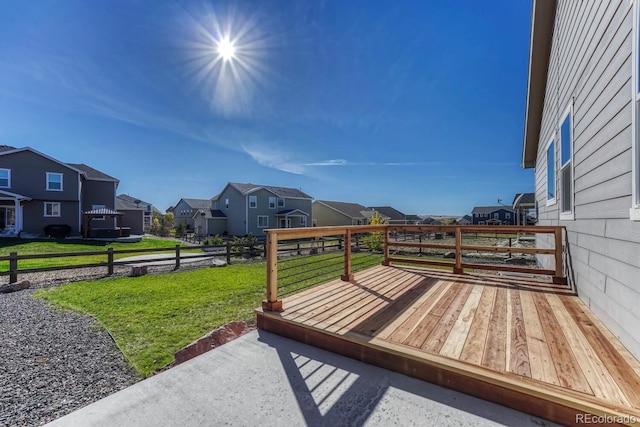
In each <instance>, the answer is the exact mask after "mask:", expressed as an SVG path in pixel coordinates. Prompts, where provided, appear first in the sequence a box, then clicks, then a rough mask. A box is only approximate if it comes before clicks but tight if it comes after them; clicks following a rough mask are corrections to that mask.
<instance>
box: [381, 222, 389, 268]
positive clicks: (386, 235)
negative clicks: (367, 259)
mask: <svg viewBox="0 0 640 427" xmlns="http://www.w3.org/2000/svg"><path fill="white" fill-rule="evenodd" d="M382 265H386V266H390V265H391V261H389V227H388V226H387V227H385V228H384V261H382Z"/></svg>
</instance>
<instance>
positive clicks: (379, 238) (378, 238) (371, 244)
mask: <svg viewBox="0 0 640 427" xmlns="http://www.w3.org/2000/svg"><path fill="white" fill-rule="evenodd" d="M369 224H370V225H381V224H386V222H385V220H384V219H383V218H382V216H381V215H380V213H379V212H377V211H376V212H374V213H373V215H371V218H369ZM363 241H364V244H365V245H367V248H369V250H371V251H381V250H382V247H383V245H384V232H382V231H374V232H372V233H369V235H368V236H366V237H365V238H364V239H363Z"/></svg>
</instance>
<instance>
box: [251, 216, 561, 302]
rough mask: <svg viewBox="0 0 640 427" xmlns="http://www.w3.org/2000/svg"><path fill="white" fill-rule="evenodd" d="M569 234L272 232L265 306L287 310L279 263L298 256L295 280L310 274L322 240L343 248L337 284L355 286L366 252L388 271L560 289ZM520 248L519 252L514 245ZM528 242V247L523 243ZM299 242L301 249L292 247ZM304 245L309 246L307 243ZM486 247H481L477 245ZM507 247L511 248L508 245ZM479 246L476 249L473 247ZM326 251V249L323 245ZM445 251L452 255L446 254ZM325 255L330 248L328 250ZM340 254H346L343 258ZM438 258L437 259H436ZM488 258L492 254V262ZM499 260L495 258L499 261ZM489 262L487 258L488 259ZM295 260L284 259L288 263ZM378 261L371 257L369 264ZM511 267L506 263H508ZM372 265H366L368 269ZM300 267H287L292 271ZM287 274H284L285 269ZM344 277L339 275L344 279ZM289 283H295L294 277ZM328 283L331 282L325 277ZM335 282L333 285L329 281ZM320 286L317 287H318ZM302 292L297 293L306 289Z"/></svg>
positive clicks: (497, 229)
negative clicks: (416, 268) (410, 269)
mask: <svg viewBox="0 0 640 427" xmlns="http://www.w3.org/2000/svg"><path fill="white" fill-rule="evenodd" d="M563 230H564V227H559V226H489V225H484V226H457V225H439V226H431V225H366V226H362V225H359V226H338V227H309V228H289V229H270V230H266V235H267V240H266V258H267V298H266V300H265V301H263V303H262V307H263V309H265V310H270V311H280V310H282V300H281V299H279V295H278V294H279V286H280V283H279V274H278V269H279V265H278V264H279V259H281V260H283V253H290V252H293V253H294V254H296V255H297V256H300V257H302V259H300V260H299V261H301V263H300V264H299V265H298V266H297V267H296V266H294V267H296V268H297V269H298V270H295V271H296V272H295V275H300V274H301V271H304V270H305V265H304V263H305V262H307V263H308V264H311V263H312V262H311V261H306V260H307V259H308V258H311V257H312V256H314V255H320V254H319V253H318V247H319V245H318V242H320V241H322V239H326V238H332V239H337V240H338V241H339V242H340V243H339V244H336V245H330V247H331V248H334V249H333V250H334V255H333V256H332V259H333V260H334V261H335V260H336V259H338V260H339V261H338V262H339V266H338V269H339V272H338V271H337V270H336V269H335V268H334V270H333V272H334V274H335V276H336V278H337V277H338V276H339V277H340V279H341V280H343V281H352V280H353V278H354V275H353V273H354V264H353V263H354V253H357V254H358V256H359V259H362V255H361V252H362V251H367V253H369V254H379V255H377V256H378V257H379V260H380V261H376V262H381V263H382V265H386V266H390V265H393V264H417V265H424V266H431V267H436V268H451V270H452V271H453V272H454V273H456V274H464V273H465V272H468V271H473V270H496V271H508V272H516V273H524V274H538V275H548V276H551V277H552V278H553V281H554V282H555V283H566V278H565V275H564V271H563ZM538 234H543V235H548V236H549V238H548V239H547V242H548V243H547V244H545V245H544V246H545V247H532V246H531V245H532V244H533V245H534V246H535V241H536V239H532V236H536V235H538ZM491 239H498V240H499V241H500V242H501V244H498V243H496V244H488V243H487V242H490V241H491ZM514 241H515V242H518V245H516V246H513V245H512V243H513V242H514ZM523 241H527V242H528V243H529V244H528V245H522V244H521V242H523ZM292 242H295V243H292ZM301 242H303V243H301ZM478 242H479V243H480V244H477V243H478ZM505 242H508V244H507V243H505ZM472 243H476V244H472ZM284 245H288V247H290V248H291V247H292V245H295V250H294V251H287V250H283V246H284ZM323 245H324V243H323ZM442 251H446V252H445V253H442ZM323 252H324V246H323ZM336 252H342V254H341V256H337V255H336ZM434 253H436V255H434ZM486 254H490V256H487V255H486ZM491 254H494V255H495V256H498V255H500V254H502V255H506V256H507V257H508V259H509V260H510V261H518V260H521V261H523V262H525V263H526V262H527V259H525V258H520V259H518V260H514V259H511V257H512V254H521V255H523V256H524V257H529V259H528V262H529V263H533V264H535V259H533V258H532V257H531V256H532V255H547V256H550V257H553V262H551V263H547V264H550V265H552V266H553V268H538V267H535V266H524V267H523V266H518V265H515V264H512V263H509V262H508V261H506V260H502V259H498V261H495V259H494V261H487V258H491ZM495 256H494V258H495ZM483 257H484V258H483ZM290 259H291V258H289V259H284V262H288V261H289V260H290ZM372 259H375V258H373V257H372V256H370V257H369V258H368V262H369V263H370V262H371V260H372ZM505 261H506V262H505ZM313 263H314V265H313V266H310V265H309V268H308V269H307V270H308V271H310V272H313V271H317V270H319V269H320V270H321V269H322V268H323V267H322V263H320V264H318V261H314V262H313ZM365 265H366V263H365ZM294 267H290V266H287V267H286V269H287V270H291V269H292V268H294ZM283 270H284V268H283ZM338 273H339V274H338ZM288 277H291V275H289V276H288ZM322 277H327V276H326V275H325V276H322ZM327 281H329V280H327ZM316 283H317V282H314V283H313V284H316ZM302 288H303V286H298V287H297V289H302Z"/></svg>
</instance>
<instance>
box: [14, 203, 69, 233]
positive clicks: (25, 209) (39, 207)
mask: <svg viewBox="0 0 640 427" xmlns="http://www.w3.org/2000/svg"><path fill="white" fill-rule="evenodd" d="M53 201H58V200H53ZM44 203H45V202H44V201H43V200H32V201H30V202H23V203H22V213H23V215H24V217H23V221H24V224H23V225H24V226H23V228H22V229H23V231H24V232H26V233H34V234H39V235H44V227H46V226H47V225H50V224H56V225H58V224H66V225H69V226H70V227H71V235H72V236H78V235H80V224H81V223H80V203H79V202H77V201H67V202H64V201H63V202H60V214H61V215H60V216H59V217H45V216H44Z"/></svg>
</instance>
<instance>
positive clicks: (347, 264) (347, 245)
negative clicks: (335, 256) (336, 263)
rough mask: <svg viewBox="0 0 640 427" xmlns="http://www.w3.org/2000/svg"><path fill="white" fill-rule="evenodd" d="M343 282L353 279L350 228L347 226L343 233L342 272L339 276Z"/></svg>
mask: <svg viewBox="0 0 640 427" xmlns="http://www.w3.org/2000/svg"><path fill="white" fill-rule="evenodd" d="M340 279H341V280H342V281H343V282H350V281H352V280H353V273H352V272H351V230H350V229H348V228H347V231H346V233H345V234H344V274H343V275H342V276H340Z"/></svg>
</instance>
